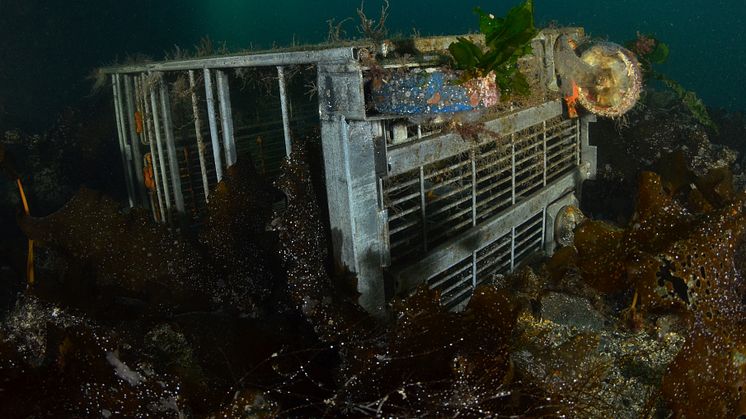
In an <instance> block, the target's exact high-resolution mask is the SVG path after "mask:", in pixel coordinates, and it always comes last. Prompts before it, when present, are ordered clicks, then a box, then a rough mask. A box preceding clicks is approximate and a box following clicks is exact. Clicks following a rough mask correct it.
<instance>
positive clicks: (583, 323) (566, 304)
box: [541, 292, 605, 331]
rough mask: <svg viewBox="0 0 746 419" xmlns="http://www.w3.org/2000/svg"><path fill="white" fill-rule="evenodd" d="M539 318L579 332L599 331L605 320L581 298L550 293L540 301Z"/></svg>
mask: <svg viewBox="0 0 746 419" xmlns="http://www.w3.org/2000/svg"><path fill="white" fill-rule="evenodd" d="M541 317H542V318H543V319H545V320H549V321H551V322H554V323H556V324H558V325H562V326H569V327H573V328H576V329H579V330H590V331H600V330H601V329H603V328H604V323H605V319H604V317H603V316H602V315H601V313H599V312H598V311H596V310H594V309H593V307H591V304H590V302H589V301H588V300H587V299H585V298H582V297H576V296H573V295H568V294H562V293H558V292H550V293H548V294H546V295H545V296H544V297H542V299H541Z"/></svg>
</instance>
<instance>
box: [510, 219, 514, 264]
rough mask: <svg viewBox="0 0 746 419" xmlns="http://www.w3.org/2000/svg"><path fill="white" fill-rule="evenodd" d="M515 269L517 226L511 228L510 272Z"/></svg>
mask: <svg viewBox="0 0 746 419" xmlns="http://www.w3.org/2000/svg"><path fill="white" fill-rule="evenodd" d="M514 270H515V227H513V228H511V229H510V272H513V271H514Z"/></svg>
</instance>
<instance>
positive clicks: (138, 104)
mask: <svg viewBox="0 0 746 419" xmlns="http://www.w3.org/2000/svg"><path fill="white" fill-rule="evenodd" d="M132 79H133V81H134V83H135V86H134V88H135V108H136V109H137V112H139V113H140V123H141V127H140V128H142V133H141V134H140V139H141V141H142V142H143V143H144V144H147V145H149V146H151V147H152V143H151V142H150V139H149V138H148V130H147V129H146V126H145V125H146V120H145V106H144V105H143V101H142V95H143V93H142V92H143V86H142V77H141V76H140V75H136V76H133V78H132ZM149 154H150V162H151V169H152V163H153V154H152V153H149ZM147 155H148V153H146V154H145V155H144V156H143V159H142V162H143V181H144V180H145V163H146V157H147ZM143 183H144V182H143ZM145 192H146V193H147V197H148V201H149V203H150V207H151V209H152V210H153V220H154V221H156V222H158V210H157V209H156V207H157V202H156V200H157V198H156V197H155V194H154V193H153V191H152V190H150V188H148V185H147V184H145Z"/></svg>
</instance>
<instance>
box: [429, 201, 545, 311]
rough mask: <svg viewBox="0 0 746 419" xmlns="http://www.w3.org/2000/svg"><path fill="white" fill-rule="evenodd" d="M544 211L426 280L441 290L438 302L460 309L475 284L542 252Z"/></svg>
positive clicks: (485, 280)
mask: <svg viewBox="0 0 746 419" xmlns="http://www.w3.org/2000/svg"><path fill="white" fill-rule="evenodd" d="M544 214H545V210H542V211H541V212H538V213H537V214H535V215H533V216H531V217H529V219H527V220H526V221H524V222H523V223H521V224H520V225H518V226H516V227H515V228H513V229H512V230H511V231H510V232H509V233H507V234H504V235H502V236H500V237H499V238H498V239H497V240H494V241H492V242H490V243H487V244H486V245H485V246H484V247H482V248H481V249H479V250H477V251H476V252H474V253H473V254H472V257H468V258H465V259H462V260H461V261H460V262H458V263H456V264H455V265H453V266H451V267H450V268H448V269H446V270H444V271H442V272H440V273H439V274H437V275H435V276H433V277H431V278H430V279H428V280H427V284H428V286H429V287H430V288H432V289H436V290H438V291H440V298H441V303H442V304H443V306H444V307H445V308H446V309H448V310H453V309H459V308H462V307H463V306H464V305H465V304H466V303H467V302H468V300H469V298H470V297H471V295H472V293H473V291H474V288H475V287H476V286H477V285H480V284H483V283H486V282H489V280H490V279H492V278H493V277H494V275H495V274H499V273H505V272H508V271H512V270H513V269H515V268H516V267H517V266H518V265H520V264H521V262H523V261H524V260H525V259H526V258H527V257H528V256H529V255H531V254H532V253H534V252H536V251H538V250H541V247H542V243H543V240H544V220H545V218H544Z"/></svg>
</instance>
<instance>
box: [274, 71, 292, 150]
mask: <svg viewBox="0 0 746 419" xmlns="http://www.w3.org/2000/svg"><path fill="white" fill-rule="evenodd" d="M277 83H278V84H279V85H280V108H281V110H282V133H283V134H284V135H285V155H286V156H290V152H291V151H292V140H291V139H290V115H289V113H288V99H287V93H286V91H285V68H284V67H283V66H280V65H278V66H277Z"/></svg>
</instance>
